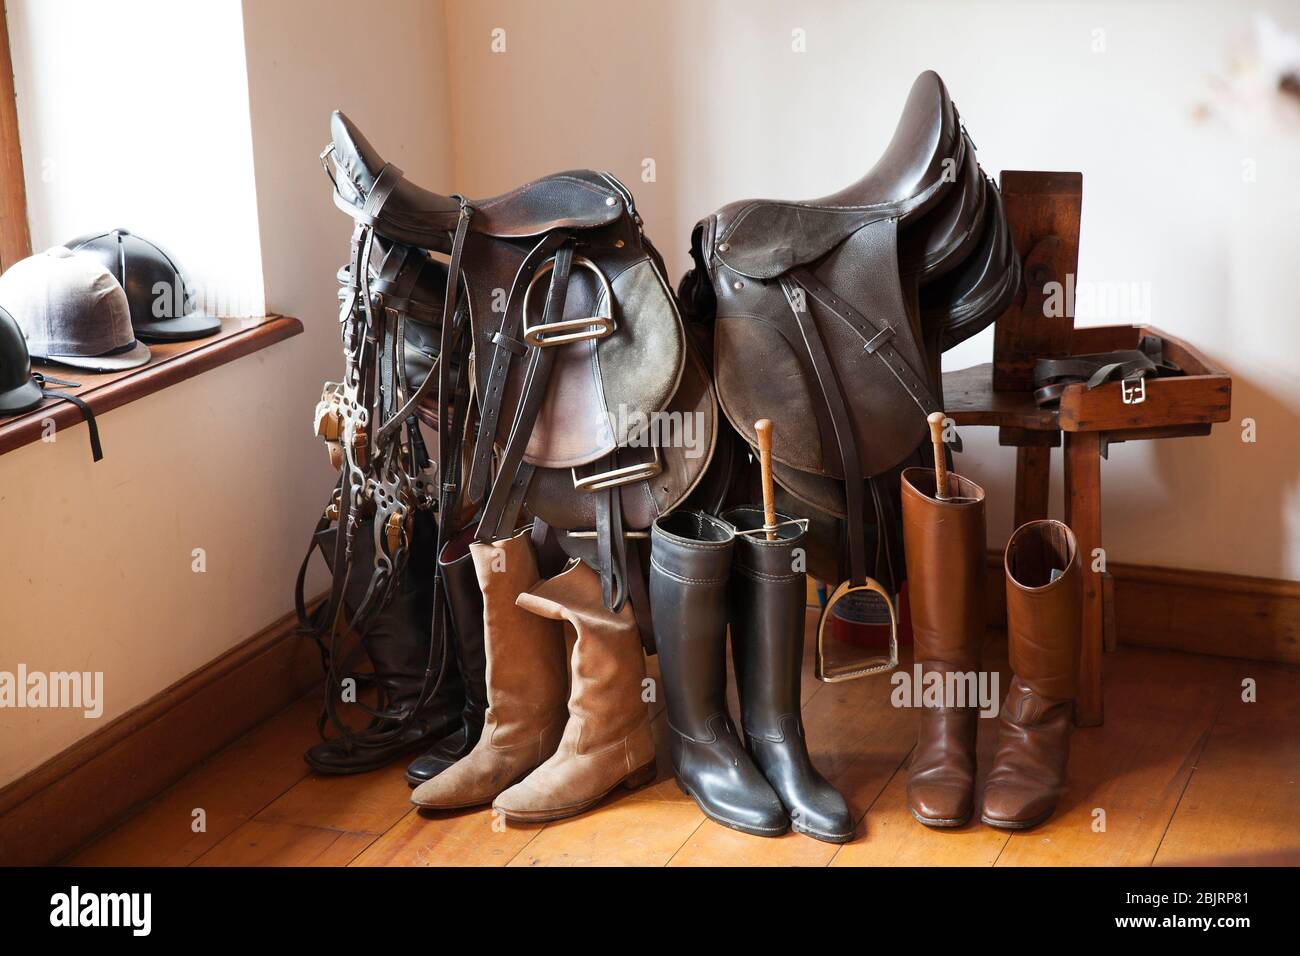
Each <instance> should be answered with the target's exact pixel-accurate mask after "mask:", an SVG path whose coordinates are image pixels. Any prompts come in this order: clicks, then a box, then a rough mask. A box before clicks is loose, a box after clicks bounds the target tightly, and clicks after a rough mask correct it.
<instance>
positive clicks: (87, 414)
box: [32, 372, 104, 461]
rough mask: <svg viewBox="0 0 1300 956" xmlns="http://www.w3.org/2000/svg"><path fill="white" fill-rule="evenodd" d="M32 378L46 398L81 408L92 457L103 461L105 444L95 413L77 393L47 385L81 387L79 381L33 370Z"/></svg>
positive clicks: (94, 459)
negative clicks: (70, 393)
mask: <svg viewBox="0 0 1300 956" xmlns="http://www.w3.org/2000/svg"><path fill="white" fill-rule="evenodd" d="M32 379H33V380H34V381H35V382H36V385H37V387H38V388H40V390H41V394H42V395H43V396H44V397H46V398H53V399H56V400H57V399H63V400H64V401H65V402H71V403H72V404H73V405H76V406H77V407H78V408H79V409H81V416H82V417H83V418H84V419H85V420H86V429H87V430H88V431H89V432H90V457H91V459H92V460H93V461H103V459H104V446H103V445H101V444H100V443H99V424H98V423H97V422H96V421H95V413H94V412H93V411H92V410H91V408H90V405H88V404H87V403H86V402H85V401H83V400H82V399H81V398H78V397H77V396H76V395H69V394H68V393H67V392H58V391H54V390H53V389H49V388H46V387H45V386H46V385H54V386H57V387H58V388H80V387H81V385H80V383H78V382H65V381H63V380H62V379H59V378H51V377H50V376H48V375H44V374H42V373H40V372H33V373H32Z"/></svg>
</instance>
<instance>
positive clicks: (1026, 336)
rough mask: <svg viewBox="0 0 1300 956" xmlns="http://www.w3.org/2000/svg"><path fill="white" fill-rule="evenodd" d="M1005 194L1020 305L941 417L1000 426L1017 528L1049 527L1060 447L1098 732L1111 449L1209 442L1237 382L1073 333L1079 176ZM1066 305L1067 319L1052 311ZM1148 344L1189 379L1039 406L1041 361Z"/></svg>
mask: <svg viewBox="0 0 1300 956" xmlns="http://www.w3.org/2000/svg"><path fill="white" fill-rule="evenodd" d="M1001 187H1002V197H1003V201H1004V202H1005V203H1006V209H1007V217H1008V219H1009V220H1010V223H1011V232H1012V236H1013V238H1014V240H1015V244H1016V250H1017V252H1019V253H1020V257H1021V262H1022V263H1023V265H1024V299H1023V302H1020V303H1017V304H1014V305H1012V306H1011V308H1009V309H1008V310H1007V311H1006V312H1005V313H1003V314H1002V315H1001V316H1000V317H999V318H998V320H997V325H996V330H995V333H994V346H993V362H992V363H985V364H983V365H976V366H974V367H973V368H968V369H962V370H961V371H958V372H949V373H947V374H945V375H944V376H943V393H944V399H943V400H944V409H945V410H946V411H947V413H948V416H949V417H950V418H951V419H952V420H953V422H954V423H955V424H957V425H959V426H961V425H991V426H996V427H997V429H998V444H1000V445H1007V446H1012V447H1014V448H1015V449H1016V498H1015V526H1016V527H1019V526H1020V525H1021V524H1023V523H1024V522H1026V521H1032V520H1034V519H1036V518H1046V517H1047V516H1048V515H1047V510H1048V486H1049V477H1050V464H1051V449H1052V448H1054V447H1056V446H1058V445H1060V444H1061V436H1062V435H1064V436H1065V456H1064V473H1065V522H1066V524H1068V525H1069V526H1070V528H1071V529H1072V530H1073V531H1074V534H1075V537H1076V538H1077V539H1078V541H1079V556H1080V558H1081V559H1082V560H1083V562H1084V564H1083V571H1084V575H1083V580H1084V586H1083V640H1082V647H1081V651H1080V659H1079V696H1078V704H1077V708H1076V718H1075V719H1076V721H1077V723H1078V724H1079V726H1081V727H1091V726H1096V725H1098V724H1100V723H1101V722H1102V694H1101V672H1102V649H1103V646H1104V644H1105V640H1104V636H1103V635H1104V632H1105V630H1106V628H1105V626H1104V622H1105V617H1106V601H1105V591H1106V585H1107V578H1106V575H1105V573H1104V561H1099V558H1100V557H1101V555H1103V553H1104V552H1102V551H1101V548H1102V541H1101V460H1102V458H1103V457H1105V454H1106V448H1107V445H1108V444H1109V443H1111V442H1120V441H1144V440H1148V439H1154V438H1176V437H1182V436H1189V435H1208V434H1209V433H1210V426H1211V424H1212V423H1213V422H1223V421H1227V420H1228V417H1229V415H1230V413H1231V402H1232V379H1231V377H1230V376H1229V375H1228V374H1227V373H1226V372H1224V371H1223V370H1222V369H1219V368H1216V367H1214V366H1213V365H1211V364H1210V362H1209V361H1207V360H1206V358H1205V357H1204V356H1202V355H1201V354H1200V353H1199V352H1197V351H1196V350H1195V349H1194V348H1192V347H1191V346H1190V345H1188V344H1187V343H1185V342H1182V341H1180V340H1179V339H1176V338H1174V337H1172V336H1170V335H1167V334H1165V333H1164V332H1161V331H1159V330H1158V329H1155V328H1151V327H1149V326H1140V325H1111V326H1100V327H1096V328H1083V329H1076V328H1074V308H1073V302H1072V301H1065V290H1066V289H1069V288H1072V284H1073V277H1074V276H1075V274H1076V272H1077V269H1078V261H1079V214H1080V209H1081V206H1082V197H1083V176H1082V174H1080V173H1061V172H1025V171H1013V170H1008V171H1005V172H1003V174H1002V177H1001ZM1067 278H1069V280H1070V284H1069V285H1067ZM1061 302H1064V304H1065V308H1061V309H1057V308H1055V305H1056V304H1058V303H1061ZM1057 313H1059V314H1057ZM1143 335H1153V336H1158V337H1159V338H1160V339H1162V340H1163V342H1164V355H1165V358H1166V359H1168V360H1169V361H1171V362H1173V363H1175V364H1177V365H1178V366H1179V367H1180V368H1181V369H1182V370H1183V372H1184V373H1185V374H1183V375H1180V376H1172V377H1167V378H1149V379H1145V380H1143V386H1142V389H1143V391H1142V393H1141V394H1142V397H1141V398H1140V400H1138V401H1134V400H1133V399H1134V398H1136V397H1137V396H1135V395H1134V394H1132V392H1131V391H1130V392H1129V393H1126V392H1125V387H1126V385H1127V383H1124V382H1111V383H1108V384H1105V385H1101V386H1098V387H1097V388H1094V389H1091V390H1089V389H1087V388H1085V387H1084V386H1083V385H1082V384H1078V385H1071V386H1069V387H1067V388H1066V389H1065V392H1064V393H1063V394H1062V396H1061V401H1060V405H1059V407H1057V408H1039V407H1038V406H1037V405H1036V404H1035V402H1034V396H1033V370H1034V362H1035V361H1036V360H1037V359H1039V358H1057V357H1063V356H1068V355H1084V354H1088V353H1092V352H1111V351H1116V350H1120V349H1137V348H1138V344H1139V342H1140V341H1141V339H1142V336H1143ZM1126 397H1127V399H1128V400H1126ZM1112 630H1113V629H1112ZM1112 649H1113V648H1112Z"/></svg>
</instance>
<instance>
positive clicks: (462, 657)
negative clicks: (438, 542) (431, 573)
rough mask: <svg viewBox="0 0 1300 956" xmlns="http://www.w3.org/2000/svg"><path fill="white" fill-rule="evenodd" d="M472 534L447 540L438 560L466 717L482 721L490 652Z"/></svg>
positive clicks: (474, 720) (477, 721) (466, 533)
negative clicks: (485, 643) (471, 550)
mask: <svg viewBox="0 0 1300 956" xmlns="http://www.w3.org/2000/svg"><path fill="white" fill-rule="evenodd" d="M472 540H473V538H472V533H471V532H468V531H467V532H465V533H464V534H462V535H460V536H459V537H458V538H456V539H454V540H452V541H450V542H448V543H447V544H446V545H445V546H444V547H443V549H442V554H441V555H440V556H439V559H438V569H439V572H440V573H441V575H442V587H443V592H444V593H445V594H446V602H447V611H448V615H449V617H450V619H451V620H450V624H451V634H450V637H451V640H452V646H453V647H454V648H455V652H456V653H455V661H456V667H457V669H458V670H459V671H460V677H461V682H462V683H463V684H464V687H465V717H466V719H467V720H470V721H473V722H476V723H480V724H481V723H482V721H483V713H484V711H486V710H487V652H486V650H485V649H484V646H483V592H482V591H480V590H479V586H478V576H477V575H476V574H475V571H474V561H473V558H472V557H471V556H470V553H469V544H470V541H472Z"/></svg>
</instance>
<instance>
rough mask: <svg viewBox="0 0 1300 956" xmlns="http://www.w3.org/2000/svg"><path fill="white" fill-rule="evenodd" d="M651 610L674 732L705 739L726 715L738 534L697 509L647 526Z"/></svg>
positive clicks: (728, 526) (676, 513)
mask: <svg viewBox="0 0 1300 956" xmlns="http://www.w3.org/2000/svg"><path fill="white" fill-rule="evenodd" d="M650 537H651V547H650V606H651V607H652V608H653V616H654V630H655V644H656V646H657V647H658V650H659V669H660V672H661V674H662V675H663V689H664V697H665V700H666V701H667V704H668V720H669V723H671V724H672V726H673V727H674V729H676V730H677V731H678V732H679V733H684V734H688V735H693V736H699V737H702V738H706V737H710V736H711V735H712V734H713V733H714V731H713V730H711V729H710V727H709V723H710V720H711V718H713V717H716V716H718V715H720V714H724V713H725V712H726V679H727V665H726V646H727V600H726V593H727V581H728V578H729V577H730V573H731V561H732V555H733V553H734V549H735V531H734V529H733V528H732V527H731V525H730V524H728V523H727V522H724V521H721V520H720V519H718V518H715V517H713V516H712V515H707V514H704V513H703V512H699V511H677V512H674V513H672V514H670V515H667V516H665V517H662V518H659V519H657V520H656V521H655V523H654V525H653V526H652V528H651V535H650Z"/></svg>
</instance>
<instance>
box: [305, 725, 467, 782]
mask: <svg viewBox="0 0 1300 956" xmlns="http://www.w3.org/2000/svg"><path fill="white" fill-rule="evenodd" d="M449 726H450V729H449V730H444V729H441V728H434V729H433V730H431V731H429V732H428V733H427V734H425V735H424V736H422V737H421V738H420V739H419V740H412V741H410V742H409V743H406V744H403V745H402V746H400V747H398V748H396V749H395V750H392V751H390V752H389V753H388V755H387V756H384V757H375V758H372V759H370V760H367V761H364V762H362V763H356V764H346V765H344V764H330V763H319V762H317V761H315V760H312V759H311V756H310V753H311V751H310V750H309V751H307V752H305V753H304V754H303V755H302V760H303V763H305V764H306V765H307V766H308V767H311V769H312V770H315V771H316V772H317V773H322V774H325V775H327V776H330V777H350V776H352V775H353V774H356V773H371V772H372V771H375V770H379V769H380V768H382V767H387V766H388V765H389V764H390V763H392V762H393V761H395V760H399V759H401V758H402V757H405V756H408V755H409V754H411V753H412V752H413V751H416V750H428V749H429V747H430V746H431V745H432V744H435V743H437V742H438V741H439V740H441V739H442V738H444V737H446V736H448V735H449V734H452V733H455V730H456V725H455V724H451V725H449ZM421 782H423V781H421Z"/></svg>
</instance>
